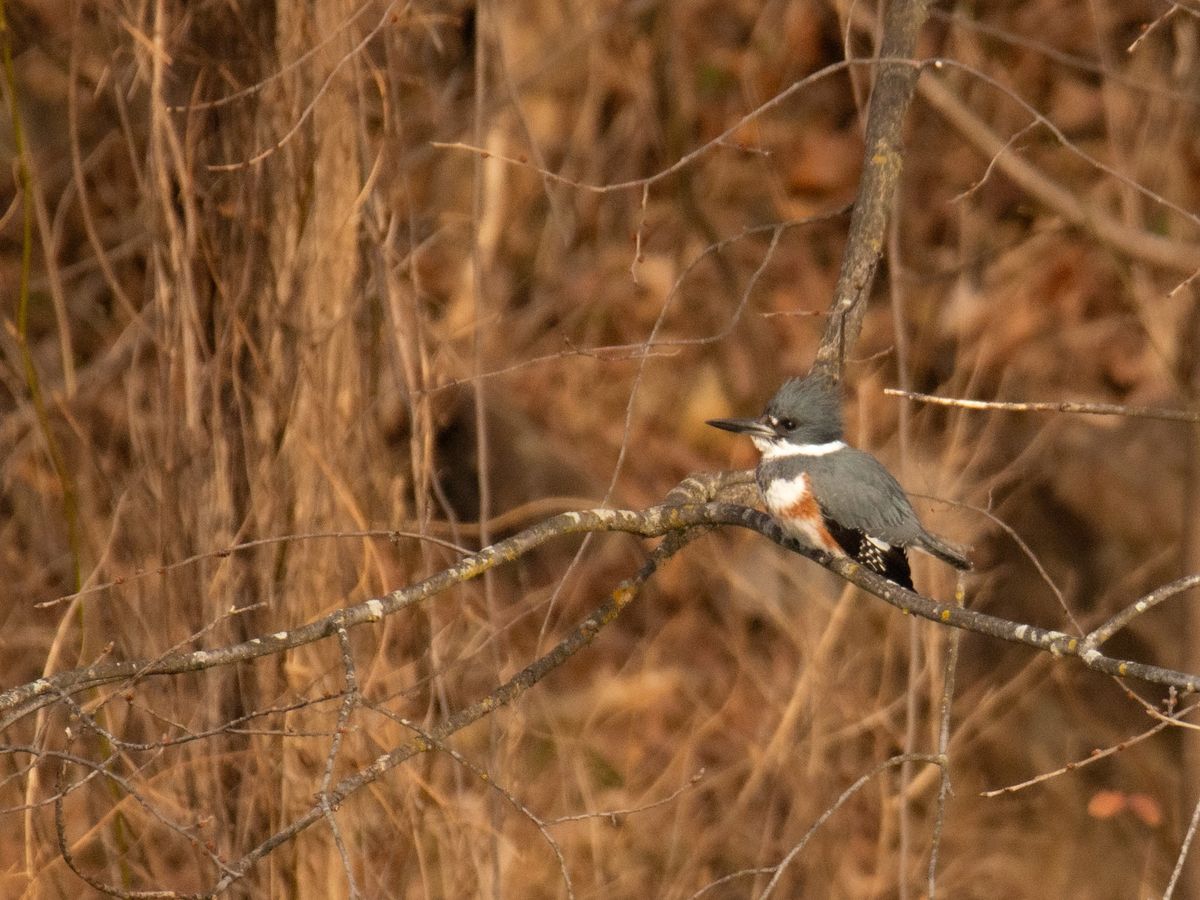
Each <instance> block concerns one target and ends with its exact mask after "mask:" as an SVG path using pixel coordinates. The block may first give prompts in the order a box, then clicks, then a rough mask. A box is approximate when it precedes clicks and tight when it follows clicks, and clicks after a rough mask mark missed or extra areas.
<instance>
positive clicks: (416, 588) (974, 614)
mask: <svg viewBox="0 0 1200 900" xmlns="http://www.w3.org/2000/svg"><path fill="white" fill-rule="evenodd" d="M726 484H730V485H731V486H732V489H733V490H734V491H736V492H737V493H738V495H739V497H744V495H745V493H746V489H747V488H748V487H749V480H748V478H747V473H736V472H735V473H728V474H727V475H716V476H710V477H703V476H693V477H692V478H691V479H688V480H687V481H685V482H683V483H682V484H681V485H680V486H679V487H678V488H676V489H675V491H673V492H672V493H671V495H669V498H668V502H667V503H666V504H663V505H661V506H652V507H650V508H648V509H645V510H642V511H640V512H639V511H636V510H627V509H594V510H586V511H583V512H568V513H562V514H560V515H557V516H553V517H552V518H549V519H546V520H545V521H543V522H540V523H538V524H537V525H534V526H533V527H531V528H527V529H526V530H525V531H522V532H520V533H519V534H516V535H514V536H513V537H510V538H507V539H506V540H503V541H500V542H498V543H496V544H493V545H491V546H490V547H485V548H484V549H482V550H480V551H479V552H478V553H472V554H470V555H469V556H466V557H464V558H463V559H462V560H461V561H459V562H458V563H456V564H455V565H453V566H450V567H449V568H447V569H443V570H442V571H441V572H438V573H436V574H435V575H432V576H430V577H429V578H426V579H425V580H423V581H420V582H418V583H417V584H414V585H411V586H409V587H406V588H401V589H399V590H395V591H392V592H391V593H389V594H384V595H383V596H380V597H373V598H371V599H369V600H365V601H363V602H361V603H358V604H355V605H354V606H350V607H346V608H345V609H342V610H339V611H337V612H335V613H332V614H331V615H328V616H324V617H322V618H320V619H317V620H315V621H313V622H309V623H307V624H305V625H301V626H299V627H297V628H294V629H291V630H288V631H280V632H276V633H275V634H271V635H266V636H263V637H257V638H253V639H252V640H249V641H244V642H242V643H239V644H232V645H229V646H226V647H221V648H217V649H214V650H195V651H188V652H180V653H173V654H170V655H168V656H165V657H162V658H160V659H157V660H153V661H147V660H129V661H123V662H115V663H100V664H96V665H92V666H87V667H84V668H80V669H72V670H70V671H66V672H60V673H57V674H55V675H52V676H50V677H48V678H39V679H37V680H36V681H32V682H28V683H26V684H23V685H20V686H18V687H14V688H10V689H9V690H7V691H5V692H3V693H2V694H0V716H2V717H3V718H2V719H0V729H2V728H7V727H8V726H10V725H11V724H13V723H14V722H15V721H17V720H18V719H20V718H21V717H23V716H25V715H27V714H29V713H30V712H32V711H34V710H37V709H40V708H42V707H43V706H46V705H48V704H50V703H52V702H54V701H55V700H56V699H57V698H58V697H59V696H61V695H72V694H77V693H79V692H80V691H84V690H87V689H90V688H94V687H99V686H101V685H105V684H111V683H113V682H117V681H124V680H130V681H132V682H136V681H138V680H141V679H142V678H147V677H150V676H161V675H173V674H180V673H184V672H196V671H201V670H204V669H211V668H216V667H218V666H228V665H232V664H235V663H240V662H245V661H247V660H251V659H257V658H260V657H263V656H269V655H272V654H277V653H281V652H283V651H285V650H289V649H292V648H295V647H300V646H304V645H306V644H311V643H314V642H316V641H320V640H322V639H324V638H328V637H334V636H336V635H337V633H338V630H339V629H340V628H345V629H347V630H352V629H354V628H358V627H360V626H362V625H367V624H372V623H375V622H379V621H380V620H382V619H383V618H385V617H387V616H390V615H393V614H395V613H397V612H399V611H400V610H402V609H406V608H408V607H410V606H413V605H414V604H417V603H420V602H422V601H425V600H428V599H430V598H431V597H434V596H435V595H437V594H439V593H441V592H443V591H445V590H447V589H448V588H450V587H453V586H454V585H457V584H461V583H463V582H466V581H470V580H472V579H474V578H477V577H479V576H480V575H482V574H483V573H484V572H486V571H488V570H489V569H492V568H494V567H495V566H498V565H501V564H504V563H511V562H515V561H516V560H518V559H520V558H521V557H522V556H524V555H525V554H527V553H529V552H530V551H531V550H533V549H535V548H537V547H540V546H541V545H543V544H545V543H547V542H548V541H550V540H552V539H553V538H557V537H563V536H567V535H575V534H585V533H589V532H608V531H617V532H625V533H627V534H636V535H639V536H641V537H647V538H653V537H662V536H664V535H669V534H679V533H682V532H686V531H687V530H688V529H694V528H712V527H716V526H722V525H732V526H737V527H741V528H746V529H749V530H751V531H757V532H758V533H760V534H762V535H764V536H766V537H768V538H770V539H771V540H773V541H775V542H776V543H777V544H780V545H782V546H784V547H786V548H787V549H789V550H791V551H792V552H794V553H797V554H799V555H801V556H804V557H807V558H808V559H810V560H812V561H813V562H816V563H817V564H819V565H821V566H823V567H825V568H826V569H828V570H829V571H831V572H833V573H835V574H836V575H838V576H840V577H841V578H843V579H845V580H846V581H848V582H850V583H851V584H854V585H856V586H857V587H859V588H861V589H862V590H864V591H866V592H867V593H868V594H872V595H874V596H876V597H878V598H880V599H881V600H884V601H886V602H887V603H890V604H891V605H892V606H894V607H896V608H897V609H900V610H902V611H904V612H907V613H912V614H913V615H917V616H920V617H922V618H924V619H929V620H930V621H933V622H939V623H942V624H944V625H950V626H952V627H954V628H961V629H963V630H964V631H972V632H975V633H976V634H982V635H986V636H988V637H994V638H999V639H1000V640H1004V641H1010V642H1013V643H1018V644H1025V645H1026V646H1029V647H1033V648H1035V649H1038V650H1044V651H1048V652H1050V653H1053V654H1054V655H1055V656H1074V657H1078V658H1079V659H1080V660H1081V661H1082V662H1083V663H1084V665H1086V666H1087V667H1088V668H1090V669H1093V670H1095V671H1097V672H1104V673H1105V674H1108V675H1118V676H1121V677H1130V678H1137V679H1139V680H1141V681H1145V682H1149V683H1152V684H1162V685H1166V686H1169V687H1175V688H1178V689H1180V690H1182V691H1188V692H1191V691H1195V690H1198V689H1200V675H1194V674H1189V673H1186V672H1180V671H1177V670H1174V669H1167V668H1163V667H1160V666H1155V665H1151V664H1149V663H1143V662H1138V661H1134V660H1121V659H1116V658H1114V657H1110V656H1106V655H1105V654H1103V653H1101V652H1100V651H1099V650H1098V649H1096V647H1095V646H1092V645H1091V644H1090V643H1088V642H1087V641H1086V640H1083V639H1080V638H1078V637H1075V636H1072V635H1069V634H1066V633H1064V632H1061V631H1057V630H1054V629H1048V628H1042V627H1040V626H1037V625H1032V624H1028V623H1023V622H1012V621H1009V620H1007V619H1002V618H999V617H998V616H992V615H988V614H986V613H982V612H978V611H976V610H972V609H966V608H963V607H959V606H956V605H954V604H953V603H943V602H940V601H938V600H934V599H932V598H929V597H924V596H922V595H920V594H917V593H914V592H912V591H909V590H906V589H904V588H902V587H900V586H899V585H897V584H895V583H894V582H891V581H888V580H887V579H885V578H883V577H882V576H880V575H876V574H875V573H874V572H872V571H870V570H869V569H866V568H864V567H863V566H861V565H859V564H858V563H856V562H854V561H853V560H851V559H849V558H848V557H834V556H830V555H829V554H828V553H825V552H823V551H820V550H814V549H810V548H808V547H805V546H802V545H800V544H798V543H796V542H795V541H794V540H792V539H791V538H789V537H788V536H787V535H786V534H785V533H784V532H783V530H782V529H781V528H780V527H779V526H778V525H777V524H776V523H775V521H774V520H773V519H772V518H771V517H770V516H768V515H767V514H766V513H763V512H759V511H758V510H755V509H750V508H749V507H746V506H742V505H738V504H734V503H726V502H692V503H688V504H681V503H680V501H681V499H682V498H683V497H684V496H687V495H690V496H692V497H695V496H696V492H697V491H698V490H703V491H705V492H708V491H710V490H712V489H713V488H714V487H716V488H718V489H723V486H724V485H726ZM610 618H611V617H610ZM607 621H609V619H607V618H606V619H604V620H603V621H599V622H598V623H597V625H596V630H597V631H598V630H599V628H601V627H603V625H604V624H607ZM589 639H590V638H589Z"/></svg>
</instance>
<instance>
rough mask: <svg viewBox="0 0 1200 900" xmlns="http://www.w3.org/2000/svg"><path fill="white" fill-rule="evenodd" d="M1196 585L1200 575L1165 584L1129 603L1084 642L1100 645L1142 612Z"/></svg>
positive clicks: (1095, 645) (1187, 576)
mask: <svg viewBox="0 0 1200 900" xmlns="http://www.w3.org/2000/svg"><path fill="white" fill-rule="evenodd" d="M1196 585H1200V575H1185V576H1184V577H1183V578H1179V579H1176V580H1175V581H1172V582H1171V583H1170V584H1164V585H1163V586H1162V587H1160V588H1157V589H1156V590H1153V591H1151V592H1150V593H1149V594H1147V595H1146V596H1145V597H1142V598H1141V599H1140V600H1138V601H1136V602H1134V603H1131V604H1129V606H1127V607H1125V608H1124V609H1123V610H1121V611H1120V612H1119V613H1117V614H1116V615H1115V616H1113V617H1112V618H1111V619H1109V620H1108V621H1107V622H1105V623H1104V624H1103V625H1101V626H1100V627H1099V628H1096V629H1095V630H1093V631H1092V632H1091V633H1090V634H1089V635H1088V636H1087V637H1085V638H1084V639H1083V642H1084V644H1086V645H1087V646H1089V647H1099V646H1100V645H1101V644H1103V643H1104V642H1105V641H1107V640H1108V639H1109V638H1111V637H1112V636H1113V635H1114V634H1116V633H1117V632H1118V631H1120V630H1121V629H1122V628H1124V627H1125V626H1126V625H1128V624H1129V623H1130V622H1132V621H1133V620H1134V619H1135V618H1137V617H1138V616H1140V615H1141V614H1142V613H1144V612H1147V611H1148V610H1151V609H1153V608H1154V607H1156V606H1158V604H1160V603H1162V602H1163V601H1164V600H1169V599H1170V598H1171V597H1174V596H1175V595H1176V594H1181V593H1183V592H1184V591H1186V590H1188V589H1190V588H1194V587H1196Z"/></svg>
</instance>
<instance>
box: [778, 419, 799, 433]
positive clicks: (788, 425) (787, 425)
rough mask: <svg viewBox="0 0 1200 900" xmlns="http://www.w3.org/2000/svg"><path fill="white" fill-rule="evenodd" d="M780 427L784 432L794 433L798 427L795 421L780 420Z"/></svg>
mask: <svg viewBox="0 0 1200 900" xmlns="http://www.w3.org/2000/svg"><path fill="white" fill-rule="evenodd" d="M779 427H780V428H782V429H783V430H784V431H792V430H793V429H794V428H795V427H796V420H795V419H780V420H779Z"/></svg>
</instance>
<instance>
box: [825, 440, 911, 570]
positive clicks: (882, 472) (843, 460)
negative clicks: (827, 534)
mask: <svg viewBox="0 0 1200 900" xmlns="http://www.w3.org/2000/svg"><path fill="white" fill-rule="evenodd" d="M806 464H807V465H806V468H807V469H808V473H809V477H810V478H811V479H812V485H813V493H814V494H815V495H816V498H817V502H818V503H819V504H820V506H821V512H822V513H824V515H825V517H826V518H829V519H833V520H834V521H835V522H837V523H838V524H839V525H841V526H842V527H843V528H851V529H855V530H857V531H861V532H863V533H864V534H867V535H869V536H871V537H873V538H877V539H879V540H881V541H885V542H887V543H888V544H892V545H894V546H898V547H907V546H908V545H909V544H912V543H915V542H920V540H921V538H922V537H923V536H924V534H925V529H924V528H922V527H921V522H920V520H919V519H917V514H916V513H915V512H914V511H913V508H912V504H911V503H909V501H908V497H907V496H906V495H905V493H904V489H903V488H902V487H900V483H899V482H897V481H896V479H895V478H893V477H892V474H891V473H890V472H888V470H887V469H885V468H884V467H883V465H882V464H881V463H880V462H879V460H877V459H875V457H873V456H871V454H869V453H864V452H862V451H861V450H855V449H853V448H850V447H848V448H846V449H845V450H842V451H839V452H838V453H832V454H829V455H828V456H817V457H813V458H812V459H811V461H809V460H806Z"/></svg>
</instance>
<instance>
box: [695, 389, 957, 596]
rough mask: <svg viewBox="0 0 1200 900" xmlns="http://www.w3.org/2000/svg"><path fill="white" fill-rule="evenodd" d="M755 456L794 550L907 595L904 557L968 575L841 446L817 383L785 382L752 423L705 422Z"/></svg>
mask: <svg viewBox="0 0 1200 900" xmlns="http://www.w3.org/2000/svg"><path fill="white" fill-rule="evenodd" d="M708 424H709V425H712V426H714V427H716V428H723V429H725V430H726V431H732V432H735V433H738V434H745V435H748V436H749V437H750V439H751V440H752V441H754V446H755V447H757V448H758V450H759V452H760V453H762V459H761V461H760V462H759V464H758V468H757V470H756V471H755V476H756V479H757V481H758V489H759V491H761V492H762V497H763V501H764V502H765V503H766V506H767V509H768V510H769V511H770V513H771V515H772V516H774V517H775V519H776V521H778V522H779V524H780V525H781V526H783V529H784V530H785V531H786V532H787V533H788V534H789V535H791V536H792V537H795V538H797V539H798V540H800V541H801V542H802V543H804V544H807V545H808V546H810V547H815V548H817V549H819V550H825V551H828V552H829V553H834V554H837V555H845V556H849V557H851V558H852V559H854V560H856V561H857V562H860V563H862V564H863V565H865V566H866V567H867V568H869V569H871V570H872V571H875V572H878V573H879V574H880V575H883V576H884V577H885V578H888V579H890V580H891V581H894V582H896V583H897V584H899V585H901V586H902V587H906V588H908V589H909V590H912V589H913V583H912V573H911V572H910V570H909V567H908V554H907V552H906V551H907V550H908V549H909V548H910V547H911V548H914V549H916V550H922V551H924V552H925V553H928V554H930V555H931V556H935V557H937V558H938V559H940V560H942V562H944V563H947V564H949V565H951V566H953V567H954V568H956V569H963V570H965V569H969V568H971V561H970V560H969V559H967V557H966V556H965V555H964V553H963V551H962V550H960V549H959V548H957V547H955V546H953V545H952V544H950V543H948V542H947V541H945V540H943V539H942V538H939V537H937V536H936V535H933V534H930V533H929V532H928V531H926V530H925V528H924V526H923V525H921V521H920V519H918V518H917V514H916V512H915V511H914V510H913V508H912V504H911V503H910V502H909V500H908V497H907V496H906V495H905V493H904V489H903V488H902V487H900V484H899V483H898V482H897V481H896V479H895V478H893V477H892V475H891V473H890V472H888V470H887V469H885V468H884V467H883V465H882V464H881V463H880V462H879V460H877V459H876V458H875V457H873V456H871V454H869V453H864V452H863V451H862V450H856V449H854V448H853V447H850V446H848V445H847V444H846V442H845V441H844V440H843V439H842V406H841V401H840V398H839V397H838V394H837V390H836V388H835V386H834V385H833V384H832V383H831V382H830V381H829V380H828V379H826V378H825V377H823V376H821V375H815V374H814V375H809V376H808V377H806V378H792V379H790V380H788V381H786V382H784V385H783V387H781V388H780V389H779V391H778V392H777V393H776V394H775V396H774V397H772V398H771V402H770V403H768V404H767V409H766V412H764V413H763V414H762V415H761V416H759V417H758V418H757V419H710V420H709V422H708Z"/></svg>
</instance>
